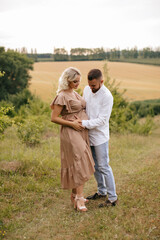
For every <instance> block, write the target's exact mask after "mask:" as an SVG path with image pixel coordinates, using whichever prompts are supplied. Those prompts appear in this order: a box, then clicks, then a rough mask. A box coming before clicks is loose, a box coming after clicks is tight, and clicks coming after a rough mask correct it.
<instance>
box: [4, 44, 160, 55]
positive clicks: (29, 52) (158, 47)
mask: <svg viewBox="0 0 160 240" xmlns="http://www.w3.org/2000/svg"><path fill="white" fill-rule="evenodd" d="M0 47H4V48H5V51H7V50H14V51H16V50H17V51H18V52H21V50H22V49H23V48H25V49H26V50H27V52H26V53H25V54H32V52H31V51H28V49H27V48H26V47H25V46H23V47H22V48H6V47H5V46H0ZM55 48H56V47H55ZM63 48H64V49H65V50H67V49H66V48H65V47H63ZM75 48H83V49H97V48H98V47H93V48H85V47H75ZM75 48H70V49H69V50H67V52H68V54H70V51H71V49H75ZM100 48H103V49H104V51H105V52H109V51H111V50H113V49H116V50H120V51H122V50H129V51H130V50H132V49H135V48H136V49H137V51H142V50H143V49H146V48H150V49H151V50H152V51H160V45H159V46H156V47H153V46H145V47H143V48H138V47H137V46H134V47H131V48H122V49H120V48H115V47H113V48H104V47H103V46H102V47H100ZM31 49H32V50H33V54H35V52H34V51H35V50H36V51H37V48H31ZM53 50H54V49H53ZM36 54H54V53H53V52H38V51H37V52H36Z"/></svg>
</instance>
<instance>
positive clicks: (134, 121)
mask: <svg viewBox="0 0 160 240" xmlns="http://www.w3.org/2000/svg"><path fill="white" fill-rule="evenodd" d="M103 70H104V73H103V75H104V85H105V86H106V87H107V88H108V89H109V90H110V91H111V93H112V95H113V98H114V104H113V109H112V114H111V117H110V130H111V132H120V133H123V132H126V131H127V132H132V133H139V134H145V135H146V134H149V133H150V132H151V129H152V127H153V121H151V120H148V119H147V120H146V122H144V123H141V124H140V123H139V116H138V113H137V109H136V107H137V106H136V105H135V106H134V107H131V106H130V104H129V102H127V101H126V99H125V98H124V96H123V95H124V93H125V92H126V90H124V91H123V92H121V93H120V91H119V84H116V80H113V81H111V78H110V76H109V74H108V68H107V63H106V64H105V65H104V69H103Z"/></svg>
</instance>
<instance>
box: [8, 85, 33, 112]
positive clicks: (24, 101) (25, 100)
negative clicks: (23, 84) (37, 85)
mask: <svg viewBox="0 0 160 240" xmlns="http://www.w3.org/2000/svg"><path fill="white" fill-rule="evenodd" d="M34 98H35V96H34V95H33V94H32V93H31V92H30V91H29V90H28V89H23V90H22V91H21V92H20V93H17V94H13V95H8V99H7V100H8V102H10V103H12V104H13V105H14V107H15V111H16V112H17V111H18V110H19V108H20V107H21V106H23V105H28V104H29V101H30V100H33V99H34Z"/></svg>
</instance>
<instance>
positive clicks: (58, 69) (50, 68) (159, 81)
mask: <svg viewBox="0 0 160 240" xmlns="http://www.w3.org/2000/svg"><path fill="white" fill-rule="evenodd" d="M104 64H105V62H104V61H87V62H85V61H83V62H39V63H35V64H34V70H33V71H31V72H30V74H31V76H32V79H31V85H30V89H31V91H32V92H33V93H35V94H36V95H38V96H40V97H41V98H42V99H43V100H44V101H46V102H49V101H51V99H52V98H53V97H54V96H55V94H56V90H57V86H58V79H59V77H60V75H61V73H62V72H63V71H64V70H65V69H66V68H67V67H77V68H78V69H79V70H80V71H81V73H82V81H81V84H80V86H79V87H80V88H82V89H83V88H84V87H85V85H87V73H88V72H89V70H90V69H92V68H99V69H101V70H102V71H103V66H104ZM108 69H109V76H110V77H111V78H112V79H116V80H117V83H118V82H120V86H119V87H120V89H121V90H123V89H127V91H126V93H125V96H126V97H127V99H128V100H129V101H134V100H145V99H154V98H160V67H158V66H150V65H142V64H133V63H119V62H108Z"/></svg>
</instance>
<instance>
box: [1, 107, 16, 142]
mask: <svg viewBox="0 0 160 240" xmlns="http://www.w3.org/2000/svg"><path fill="white" fill-rule="evenodd" d="M12 110H13V108H11V107H0V138H1V139H2V138H3V132H4V130H5V128H7V127H8V126H10V125H12V123H14V122H13V120H11V119H10V118H9V117H8V116H7V115H6V114H7V112H9V111H12Z"/></svg>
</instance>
